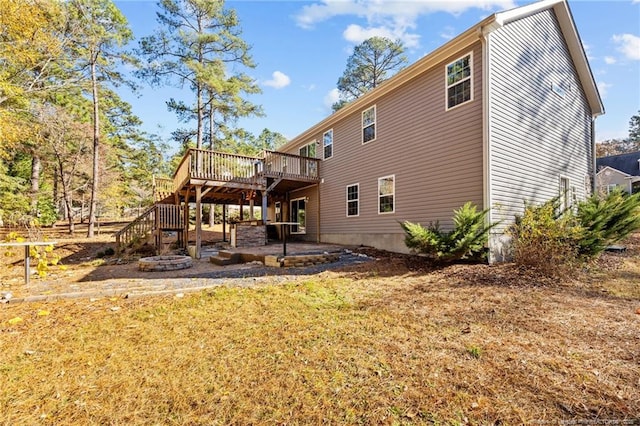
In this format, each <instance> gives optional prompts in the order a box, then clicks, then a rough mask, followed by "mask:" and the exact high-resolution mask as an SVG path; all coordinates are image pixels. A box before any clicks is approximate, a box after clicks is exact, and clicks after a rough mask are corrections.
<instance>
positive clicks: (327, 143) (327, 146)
mask: <svg viewBox="0 0 640 426" xmlns="http://www.w3.org/2000/svg"><path fill="white" fill-rule="evenodd" d="M322 147H323V157H322V158H324V159H325V160H326V159H327V158H331V157H333V129H331V130H328V131H326V132H324V135H322Z"/></svg>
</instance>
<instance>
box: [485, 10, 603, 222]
mask: <svg viewBox="0 0 640 426" xmlns="http://www.w3.org/2000/svg"><path fill="white" fill-rule="evenodd" d="M489 55H490V59H489V62H490V64H491V65H490V73H489V75H490V77H489V78H490V81H489V92H490V97H489V117H490V121H489V123H490V124H489V135H490V141H489V147H490V148H489V149H490V153H489V161H490V181H489V187H490V200H491V204H492V207H493V209H492V212H491V220H493V221H502V224H501V227H500V229H504V228H505V227H506V226H507V225H508V224H509V223H511V222H512V221H513V219H514V215H516V214H520V213H521V212H522V211H523V208H524V203H525V201H526V202H530V203H531V202H534V203H540V202H544V201H546V200H548V199H550V198H552V197H555V196H557V195H558V192H559V185H560V176H563V177H567V178H569V180H570V185H571V186H572V187H575V190H576V195H577V198H578V199H583V198H584V197H585V196H586V195H587V192H588V188H586V185H585V178H586V177H587V175H589V174H590V173H592V166H591V164H592V158H591V111H590V109H589V107H588V104H587V101H586V98H585V96H584V93H583V91H582V86H581V83H580V81H579V80H578V77H577V75H576V71H575V68H574V66H573V63H572V62H571V59H570V56H569V52H568V50H567V46H566V43H565V41H564V38H563V37H562V33H561V32H560V29H559V26H558V22H557V20H556V17H555V14H554V12H553V10H545V11H542V12H539V13H537V14H535V15H532V16H529V17H527V18H524V19H520V20H517V21H514V22H511V23H509V24H507V25H506V26H505V27H503V28H500V29H498V30H496V31H495V32H493V33H491V34H490V35H489ZM554 84H557V85H559V86H561V87H562V89H563V91H564V96H563V97H562V96H559V95H558V94H557V93H556V92H555V91H554V89H553V85H554Z"/></svg>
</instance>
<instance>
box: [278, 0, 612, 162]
mask: <svg viewBox="0 0 640 426" xmlns="http://www.w3.org/2000/svg"><path fill="white" fill-rule="evenodd" d="M547 9H553V10H554V12H555V14H556V17H557V19H558V22H559V24H560V30H561V31H562V33H563V35H564V39H565V42H566V43H567V47H568V49H569V54H570V55H571V58H572V60H573V62H574V64H575V67H576V72H577V73H578V77H579V78H580V82H581V83H582V87H583V89H584V92H585V96H586V98H587V102H588V103H589V106H590V107H591V112H592V116H593V117H594V118H595V117H597V116H599V115H602V114H604V105H603V104H602V99H601V97H600V93H599V91H598V87H597V85H596V82H595V79H594V77H593V73H592V72H591V68H590V67H589V62H588V60H587V55H586V53H585V51H584V47H583V46H582V41H581V39H580V36H579V34H578V31H577V29H576V27H575V23H574V20H573V15H572V14H571V10H570V9H569V5H568V3H567V1H566V0H542V1H538V2H535V3H532V4H529V5H526V6H520V7H516V8H514V9H511V10H507V11H504V12H497V13H494V14H492V15H490V16H489V17H487V18H485V19H484V20H482V21H480V22H478V23H477V24H475V25H474V26H472V27H471V28H469V29H468V30H466V31H464V32H463V33H461V34H460V35H458V36H456V37H455V38H453V39H452V40H449V41H448V42H447V43H445V44H443V45H442V46H440V47H438V48H436V49H435V50H433V51H432V52H431V53H429V54H427V55H425V56H424V57H422V58H420V59H419V60H417V61H416V62H414V63H413V64H411V65H409V66H408V67H407V68H405V69H403V70H402V71H400V72H398V73H397V74H396V75H394V76H393V77H391V78H390V79H389V80H386V81H385V82H384V83H382V84H381V85H380V86H378V87H377V88H376V89H374V90H372V91H370V92H368V93H365V94H364V95H362V96H361V97H359V98H358V99H356V100H354V101H351V102H350V103H348V104H347V105H345V106H344V107H343V108H341V109H340V110H338V111H336V112H334V113H332V114H331V115H329V116H327V117H325V118H324V119H323V120H321V121H320V122H318V123H316V124H315V125H313V126H312V127H310V128H308V129H307V130H305V131H303V132H302V133H300V134H298V135H297V136H295V137H293V138H292V139H291V140H290V141H289V142H287V143H286V144H285V145H283V146H282V147H280V150H286V149H288V148H290V147H291V146H294V145H296V144H298V143H300V142H301V141H303V142H308V139H311V137H312V136H313V135H315V134H316V133H319V132H321V131H322V130H323V129H329V128H330V127H331V126H332V125H333V123H334V122H337V121H339V120H340V119H342V118H344V117H346V116H348V115H349V114H352V113H353V112H355V111H358V110H359V109H362V108H363V107H364V106H366V105H370V104H372V103H374V101H375V100H376V99H378V98H380V97H382V96H384V95H385V94H387V93H389V92H390V91H392V90H394V89H395V88H397V87H399V86H401V85H403V84H404V83H406V82H407V81H409V80H411V79H413V78H415V77H417V76H418V75H420V74H422V73H423V72H425V71H427V70H428V69H430V68H431V67H433V66H434V65H435V64H437V63H438V62H440V61H442V60H444V59H445V58H446V57H447V56H450V55H452V54H454V53H456V52H458V51H459V50H461V49H464V48H465V47H469V46H471V45H472V44H473V43H475V42H477V41H479V40H480V38H481V37H483V36H485V35H487V34H489V33H491V32H493V31H495V30H497V29H499V28H501V27H502V26H504V25H506V24H508V23H509V22H512V21H515V20H517V19H522V18H526V17H528V16H531V15H533V14H536V13H538V12H540V11H543V10H547Z"/></svg>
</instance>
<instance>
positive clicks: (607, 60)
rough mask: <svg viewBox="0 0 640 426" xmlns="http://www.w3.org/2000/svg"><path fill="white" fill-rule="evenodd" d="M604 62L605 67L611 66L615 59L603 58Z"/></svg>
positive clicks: (611, 57)
mask: <svg viewBox="0 0 640 426" xmlns="http://www.w3.org/2000/svg"><path fill="white" fill-rule="evenodd" d="M638 1H640V0H638ZM604 62H605V64H607V65H612V64H615V63H616V58H614V57H613V56H605V57H604Z"/></svg>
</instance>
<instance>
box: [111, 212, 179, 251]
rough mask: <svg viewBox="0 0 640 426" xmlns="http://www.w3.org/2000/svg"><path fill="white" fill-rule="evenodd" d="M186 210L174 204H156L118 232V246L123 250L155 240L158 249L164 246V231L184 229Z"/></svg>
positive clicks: (118, 248) (119, 249)
mask: <svg viewBox="0 0 640 426" xmlns="http://www.w3.org/2000/svg"><path fill="white" fill-rule="evenodd" d="M184 224H185V222H184V211H183V209H182V208H181V207H180V206H177V205H173V204H154V205H152V206H151V207H149V208H148V209H147V210H145V211H144V212H143V213H142V214H141V215H140V216H138V217H137V218H135V219H134V220H133V221H132V222H131V223H129V224H128V225H126V226H125V227H124V228H122V229H121V230H119V231H118V232H116V234H115V237H116V247H117V250H118V252H122V251H123V250H124V249H125V248H127V247H139V246H142V245H144V244H145V243H147V242H151V241H152V242H153V244H154V245H155V247H156V250H160V248H161V246H162V233H163V232H165V231H181V230H182V229H184Z"/></svg>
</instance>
